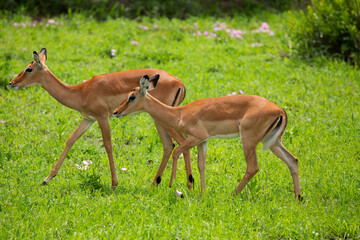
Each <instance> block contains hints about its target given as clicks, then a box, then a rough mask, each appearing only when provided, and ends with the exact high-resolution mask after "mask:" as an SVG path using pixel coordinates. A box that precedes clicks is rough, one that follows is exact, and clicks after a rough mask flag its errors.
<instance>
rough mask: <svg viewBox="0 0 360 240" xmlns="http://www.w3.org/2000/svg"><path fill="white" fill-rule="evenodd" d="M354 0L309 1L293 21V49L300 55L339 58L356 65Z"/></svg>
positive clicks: (358, 39)
mask: <svg viewBox="0 0 360 240" xmlns="http://www.w3.org/2000/svg"><path fill="white" fill-rule="evenodd" d="M359 5H360V3H359V1H358V0H337V1H326V0H313V1H312V5H311V6H310V5H309V6H308V7H307V11H306V12H305V13H304V12H301V13H302V14H301V18H300V19H296V20H295V21H293V26H294V34H293V39H294V41H295V47H296V49H297V52H298V53H299V54H300V55H301V56H305V57H314V56H318V55H325V56H330V57H339V58H341V59H344V60H346V61H348V62H350V63H352V64H357V65H358V66H360V15H359V13H360V12H359V7H360V6H359Z"/></svg>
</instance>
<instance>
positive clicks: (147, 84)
mask: <svg viewBox="0 0 360 240" xmlns="http://www.w3.org/2000/svg"><path fill="white" fill-rule="evenodd" d="M159 77H160V75H159V74H156V75H155V76H153V77H152V78H151V79H149V76H148V75H145V76H143V77H142V78H141V79H140V86H139V87H136V88H134V89H132V90H131V92H130V93H129V94H128V95H127V97H126V99H125V100H124V101H123V102H122V103H121V104H120V106H119V107H117V108H116V109H115V110H114V113H113V114H114V116H115V117H117V118H121V117H124V116H126V115H129V114H132V113H136V112H139V111H141V110H142V107H143V104H142V103H143V102H142V101H141V99H144V98H145V97H146V93H147V91H151V90H153V89H154V88H155V87H156V84H157V81H158V80H159Z"/></svg>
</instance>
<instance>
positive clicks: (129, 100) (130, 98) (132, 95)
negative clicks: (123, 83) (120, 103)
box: [128, 94, 136, 102]
mask: <svg viewBox="0 0 360 240" xmlns="http://www.w3.org/2000/svg"><path fill="white" fill-rule="evenodd" d="M135 98H136V96H135V95H134V94H131V95H130V96H129V97H128V102H132V101H134V100H135Z"/></svg>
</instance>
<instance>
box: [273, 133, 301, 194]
mask: <svg viewBox="0 0 360 240" xmlns="http://www.w3.org/2000/svg"><path fill="white" fill-rule="evenodd" d="M270 150H271V151H272V152H273V153H274V154H275V155H276V156H277V157H278V158H280V159H281V160H283V161H284V162H285V163H286V165H287V166H288V168H289V170H290V173H291V177H292V179H293V183H294V192H295V196H296V197H298V198H299V200H302V197H301V191H300V181H299V169H298V160H297V158H296V157H295V156H294V155H292V154H291V153H290V152H289V151H288V150H287V149H286V148H285V147H284V146H283V145H282V143H281V142H280V140H277V141H276V142H275V143H274V144H273V145H272V146H271V147H270Z"/></svg>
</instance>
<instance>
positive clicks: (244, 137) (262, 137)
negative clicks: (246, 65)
mask: <svg viewBox="0 0 360 240" xmlns="http://www.w3.org/2000/svg"><path fill="white" fill-rule="evenodd" d="M160 82H161V80H160V81H159V83H160ZM156 86H157V85H156V82H154V81H153V80H149V77H148V76H144V77H142V78H141V80H140V87H137V88H135V89H133V90H132V91H131V92H130V93H129V94H128V96H127V98H126V99H125V100H124V101H123V102H122V103H121V105H120V106H119V107H117V108H116V109H115V111H114V116H116V117H123V116H126V115H128V114H131V113H134V112H139V111H145V112H148V113H149V114H150V115H151V116H152V117H153V118H154V119H156V120H157V121H161V122H163V123H164V124H166V125H168V126H169V127H171V128H174V129H176V130H178V131H179V132H181V133H182V134H183V136H184V137H185V138H186V140H185V141H184V142H182V143H180V145H179V146H178V147H177V148H176V149H175V150H174V152H173V155H172V157H173V164H172V173H171V181H173V179H174V178H175V176H176V165H177V160H178V157H179V155H180V154H181V153H182V152H184V151H188V150H189V149H190V148H192V147H194V146H197V149H198V168H199V172H200V179H201V192H202V193H203V191H204V190H205V158H206V149H207V145H206V143H207V141H208V140H209V139H212V138H234V137H240V138H241V142H242V145H243V150H244V154H245V159H246V165H247V167H246V172H245V175H244V177H243V178H242V180H241V182H240V183H239V185H238V186H237V188H236V190H235V191H234V194H235V195H236V194H238V193H240V192H241V191H242V190H243V189H244V187H245V185H246V184H247V183H248V182H249V180H250V179H251V178H252V177H253V176H254V175H255V174H256V173H257V172H258V170H259V166H258V162H257V156H256V146H257V145H258V144H259V143H260V142H263V148H264V149H268V148H270V150H271V151H272V152H273V153H274V154H275V155H276V156H277V157H279V158H280V159H281V160H283V161H284V162H285V163H286V165H287V166H288V168H289V169H290V173H291V176H292V179H293V184H294V191H295V196H297V197H299V199H300V200H301V192H300V183H299V172H298V160H297V159H296V158H295V157H294V156H293V155H292V154H291V153H290V152H289V151H288V150H287V149H286V148H285V147H284V146H283V145H282V143H281V138H282V135H283V133H284V131H285V128H286V125H287V115H286V113H285V111H284V110H283V109H281V108H280V107H278V106H277V105H276V104H274V103H272V102H270V101H269V100H267V99H265V98H262V97H259V96H251V95H236V96H234V95H232V96H225V97H217V98H207V99H201V100H197V101H194V102H192V103H189V104H187V105H185V106H180V107H171V106H166V105H165V104H163V103H161V102H160V101H158V100H157V99H156V98H154V97H153V96H152V95H150V94H149V93H151V92H152V91H155V90H156ZM152 89H154V90H152ZM186 164H188V163H186ZM188 167H190V166H188Z"/></svg>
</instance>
